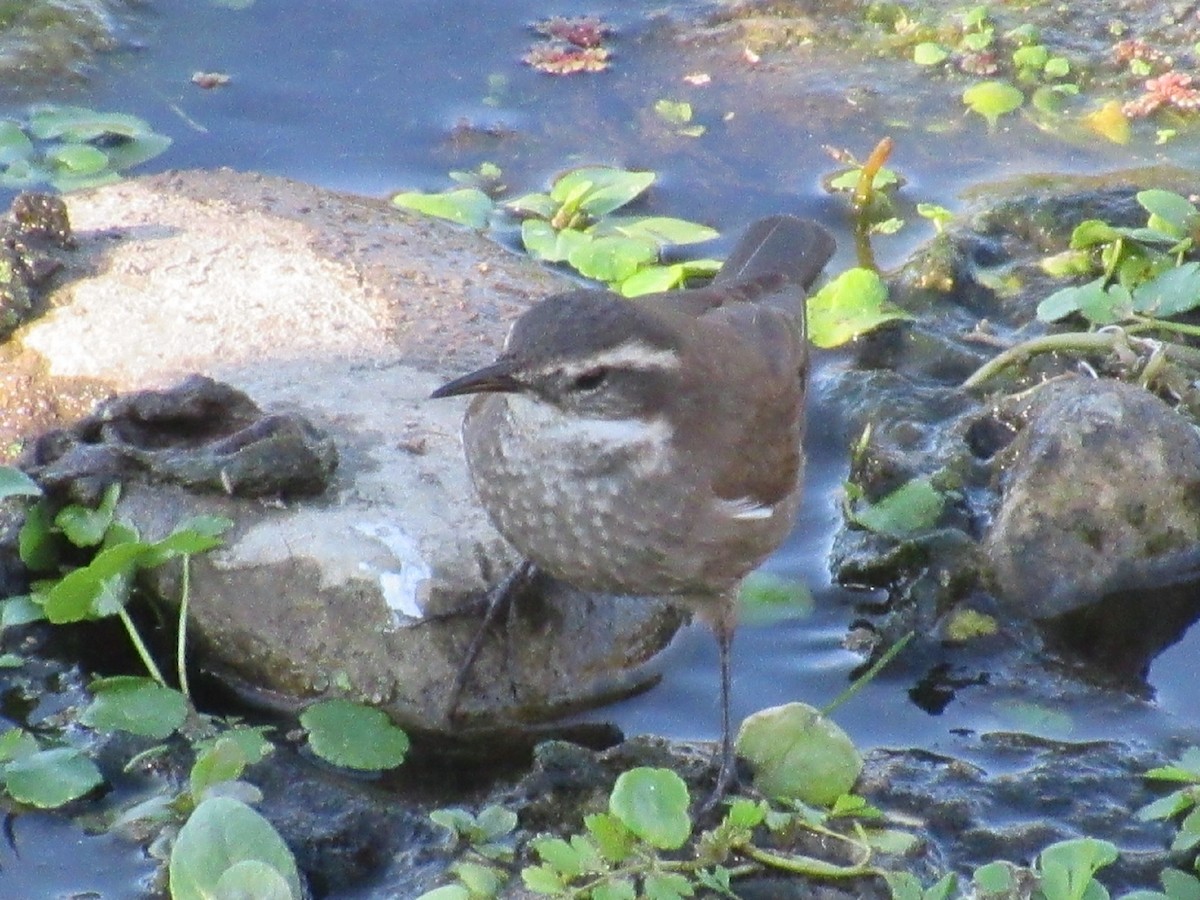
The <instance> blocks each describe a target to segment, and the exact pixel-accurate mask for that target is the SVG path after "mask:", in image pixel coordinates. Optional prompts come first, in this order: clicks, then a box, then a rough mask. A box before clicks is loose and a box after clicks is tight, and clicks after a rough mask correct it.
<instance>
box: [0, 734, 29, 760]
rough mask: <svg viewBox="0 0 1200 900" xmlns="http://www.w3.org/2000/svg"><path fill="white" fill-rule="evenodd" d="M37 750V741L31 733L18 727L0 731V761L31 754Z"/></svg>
mask: <svg viewBox="0 0 1200 900" xmlns="http://www.w3.org/2000/svg"><path fill="white" fill-rule="evenodd" d="M37 752H38V742H37V738H35V737H34V736H33V735H32V734H30V733H29V732H27V731H24V730H22V729H20V728H9V729H8V730H7V731H5V732H3V733H0V763H7V762H11V761H12V760H14V759H21V758H23V757H26V756H32V755H33V754H35V753H37Z"/></svg>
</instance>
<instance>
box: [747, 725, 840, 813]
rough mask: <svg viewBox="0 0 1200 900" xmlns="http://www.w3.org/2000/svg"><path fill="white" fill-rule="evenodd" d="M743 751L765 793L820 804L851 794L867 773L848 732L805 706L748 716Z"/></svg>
mask: <svg viewBox="0 0 1200 900" xmlns="http://www.w3.org/2000/svg"><path fill="white" fill-rule="evenodd" d="M737 751H738V755H739V756H741V757H743V758H744V759H745V760H746V761H747V762H749V763H750V766H751V767H752V768H753V770H754V786H755V787H756V788H758V790H760V791H762V793H764V794H766V795H767V796H768V797H783V798H787V799H798V800H802V801H804V802H805V803H809V804H812V805H814V806H828V805H829V804H830V803H832V802H833V801H834V800H836V799H837V798H838V797H840V796H841V795H842V794H845V793H847V792H849V791H850V790H851V789H852V788H853V787H854V783H855V782H856V781H857V780H858V776H859V773H860V772H861V771H862V757H861V756H860V755H859V753H858V750H856V749H855V747H854V743H853V742H852V741H851V740H850V738H849V737H847V735H846V732H844V731H842V729H841V728H839V727H838V726H837V725H836V724H835V723H834V722H833V721H832V720H830V719H827V718H826V717H825V716H823V715H822V714H821V712H820V711H819V710H817V709H814V708H813V707H811V706H809V705H807V704H805V703H788V704H785V705H784V706H776V707H772V708H770V709H764V710H762V711H760V712H756V713H754V714H753V715H752V716H750V717H748V718H747V719H746V720H745V721H744V722H743V723H742V727H741V728H740V729H739V730H738V736H737Z"/></svg>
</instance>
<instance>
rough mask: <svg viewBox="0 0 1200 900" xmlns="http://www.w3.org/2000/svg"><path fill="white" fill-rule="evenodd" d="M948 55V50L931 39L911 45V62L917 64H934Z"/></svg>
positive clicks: (940, 61)
mask: <svg viewBox="0 0 1200 900" xmlns="http://www.w3.org/2000/svg"><path fill="white" fill-rule="evenodd" d="M949 57H950V51H949V50H947V49H946V48H945V47H943V46H942V45H941V44H935V43H934V42H933V41H925V42H924V43H921V44H917V46H915V47H913V62H915V63H916V64H917V65H918V66H936V65H938V64H939V63H943V62H945V61H946V60H947V59H948V58H949Z"/></svg>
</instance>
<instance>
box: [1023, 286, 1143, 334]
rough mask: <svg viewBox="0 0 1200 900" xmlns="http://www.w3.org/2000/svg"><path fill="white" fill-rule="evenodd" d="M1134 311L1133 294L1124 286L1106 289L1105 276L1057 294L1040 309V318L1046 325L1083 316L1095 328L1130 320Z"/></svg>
mask: <svg viewBox="0 0 1200 900" xmlns="http://www.w3.org/2000/svg"><path fill="white" fill-rule="evenodd" d="M1131 312H1133V300H1132V298H1131V297H1130V294H1129V291H1128V290H1127V289H1126V288H1124V287H1123V286H1122V285H1120V284H1114V285H1110V286H1108V287H1105V279H1104V277H1103V276H1101V277H1100V278H1096V279H1093V280H1092V281H1089V282H1087V283H1086V284H1081V285H1078V286H1073V287H1065V288H1062V289H1061V290H1058V291H1055V292H1054V293H1053V294H1051V295H1050V296H1049V297H1047V298H1046V299H1045V300H1043V301H1042V302H1041V303H1039V304H1038V306H1037V317H1038V319H1039V320H1041V321H1043V322H1057V321H1058V320H1059V319H1063V318H1066V317H1067V316H1069V315H1071V314H1072V313H1079V314H1080V315H1082V316H1083V317H1084V318H1086V319H1087V320H1088V321H1089V322H1091V323H1093V324H1095V325H1110V324H1112V323H1113V322H1120V321H1121V320H1123V319H1127V318H1128V317H1129V315H1130V313H1131Z"/></svg>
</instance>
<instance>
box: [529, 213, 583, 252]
mask: <svg viewBox="0 0 1200 900" xmlns="http://www.w3.org/2000/svg"><path fill="white" fill-rule="evenodd" d="M592 240H593V238H592V236H591V235H590V234H585V233H584V232H582V231H578V230H577V229H574V228H563V229H560V230H557V231H556V230H555V229H554V227H553V226H552V225H551V224H550V223H549V222H543V221H541V220H539V219H527V220H526V221H524V222H522V223H521V242H522V243H523V244H524V246H525V250H526V252H527V253H528V254H529V255H530V256H532V257H533V258H534V259H541V260H545V261H546V262H566V261H567V259H568V258H569V257H570V255H571V253H572V252H573V251H575V250H577V249H578V248H580V247H582V246H584V245H585V244H589V243H591V242H592Z"/></svg>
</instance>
